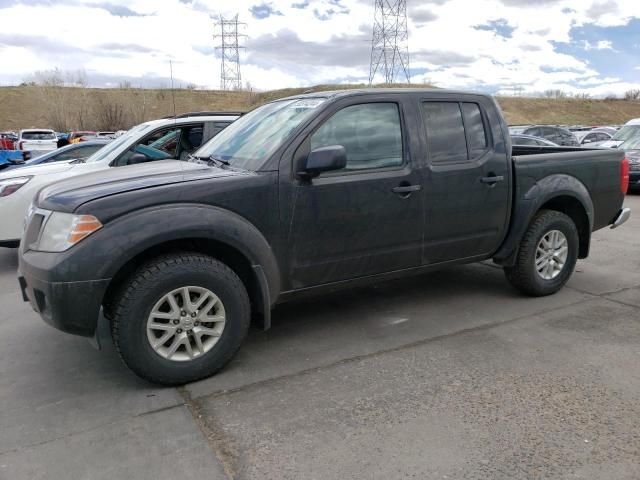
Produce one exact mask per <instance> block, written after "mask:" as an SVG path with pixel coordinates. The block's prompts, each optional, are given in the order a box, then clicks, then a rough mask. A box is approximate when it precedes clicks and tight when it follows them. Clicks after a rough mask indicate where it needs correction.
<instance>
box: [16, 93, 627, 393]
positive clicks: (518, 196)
mask: <svg viewBox="0 0 640 480" xmlns="http://www.w3.org/2000/svg"><path fill="white" fill-rule="evenodd" d="M401 112H402V114H401ZM506 132H507V127H506V125H505V123H504V120H503V119H502V117H501V113H500V109H499V107H498V106H497V104H496V102H495V101H494V99H493V98H492V97H490V96H486V95H478V94H463V93H459V92H448V91H444V90H431V89H429V90H427V89H415V90H395V89H371V90H355V91H354V90H348V91H340V92H324V93H313V94H307V95H300V96H295V97H290V98H287V99H283V100H278V101H274V102H271V103H268V104H266V105H263V106H261V107H259V108H257V109H256V110H254V111H253V112H251V113H249V114H247V115H245V116H243V117H241V118H240V119H239V120H237V122H235V123H233V124H231V126H230V127H229V128H228V129H226V130H224V131H223V132H222V133H220V135H218V136H217V137H215V138H213V140H211V141H209V142H208V143H207V144H206V145H204V146H203V147H202V148H200V149H199V150H198V151H197V152H196V153H194V158H193V159H192V160H191V161H190V162H177V161H170V160H167V161H158V162H155V163H153V164H151V165H135V166H132V167H129V168H126V169H110V170H106V171H102V172H100V173H97V174H90V175H85V176H82V177H75V178H71V179H67V180H64V181H61V182H58V183H55V184H51V185H49V186H47V187H45V188H43V189H42V190H41V191H40V193H39V194H38V196H37V198H36V199H35V202H34V205H33V208H32V209H31V211H30V213H29V217H28V220H27V228H26V232H25V235H24V237H23V239H22V246H21V249H20V255H19V257H20V260H19V269H20V285H21V288H22V292H23V295H24V298H25V299H28V301H29V302H30V303H31V305H32V306H33V308H34V309H35V310H36V311H37V312H39V313H40V315H41V316H42V317H43V319H44V320H45V321H46V322H48V323H50V324H51V325H53V326H54V327H56V328H58V329H60V330H63V331H66V332H69V333H73V334H76V335H84V336H87V337H92V336H95V335H96V331H100V330H101V329H97V328H96V327H97V322H98V318H99V312H100V311H101V309H102V310H103V311H104V318H107V319H109V320H110V322H111V331H112V337H113V340H114V342H115V345H116V348H117V349H118V351H119V353H120V356H121V357H122V359H123V360H124V361H125V363H126V364H127V365H128V366H129V367H130V368H131V369H132V370H133V371H134V372H135V373H137V374H138V375H140V376H141V377H144V378H146V379H149V380H151V381H154V382H158V383H163V384H171V385H173V384H182V383H185V382H188V381H192V380H196V379H199V378H203V377H206V376H209V375H212V374H213V373H215V372H217V371H219V370H220V369H221V368H222V367H223V366H224V365H225V364H226V363H227V362H228V361H229V360H230V359H231V358H232V357H233V356H234V354H235V353H236V351H237V350H238V348H239V347H240V345H241V344H242V342H243V340H244V338H245V336H246V334H247V330H248V327H249V323H250V321H251V319H252V318H254V319H256V320H258V321H260V322H261V323H262V326H263V327H264V328H269V326H270V311H271V308H272V307H273V306H274V305H275V304H276V303H279V302H283V301H286V300H289V299H292V298H295V297H298V296H301V295H306V294H310V293H314V292H316V293H317V292H322V291H326V290H335V289H337V288H343V287H347V286H354V285H362V284H365V283H368V282H372V281H379V280H382V279H389V278H396V277H400V276H403V275H410V274H416V273H421V272H425V271H428V270H430V269H433V268H440V267H441V266H442V265H450V264H456V263H470V262H475V261H482V260H487V259H493V260H494V261H495V262H496V263H497V264H499V265H502V266H503V267H504V269H505V272H506V276H507V279H508V280H509V281H510V282H511V283H512V284H513V285H514V286H515V287H516V288H518V289H519V290H520V291H522V292H524V293H525V294H528V295H533V296H542V295H550V294H553V293H555V292H557V291H558V290H559V289H561V288H562V287H563V285H564V284H565V283H566V282H567V280H568V279H569V277H570V276H571V274H572V272H573V270H574V267H575V265H576V261H577V259H578V258H585V257H586V256H587V255H588V253H589V244H590V239H591V232H592V231H595V230H598V229H601V228H604V227H606V226H610V225H611V226H613V227H617V226H619V225H621V224H622V223H624V222H625V221H626V220H627V219H628V218H629V215H630V211H629V209H626V208H623V200H624V196H625V193H626V189H627V184H628V163H627V162H626V160H623V158H624V153H623V152H621V151H617V150H602V149H594V150H587V149H583V148H575V149H563V150H564V151H562V153H557V151H558V148H557V147H539V149H537V152H536V153H537V154H531V150H530V148H529V147H519V146H513V147H512V146H511V142H510V139H509V136H508V135H505V133H506ZM107 148H109V147H107ZM545 149H547V150H545ZM594 169H597V171H598V173H599V175H593V171H594ZM478 199H481V201H479V200H478ZM97 339H98V340H99V337H97Z"/></svg>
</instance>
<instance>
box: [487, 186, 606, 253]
mask: <svg viewBox="0 0 640 480" xmlns="http://www.w3.org/2000/svg"><path fill="white" fill-rule="evenodd" d="M558 197H571V198H574V199H575V200H577V201H578V202H580V204H581V205H582V207H583V208H584V210H585V213H586V215H587V218H588V220H589V232H591V231H592V230H593V220H594V210H593V201H592V200H591V196H590V195H589V191H588V190H587V187H585V186H584V184H583V183H582V182H581V181H580V180H578V179H577V178H575V177H572V176H571V175H566V174H555V175H549V176H548V177H545V178H543V179H542V180H539V181H537V182H535V183H534V184H533V185H532V186H530V187H529V188H528V189H527V190H526V191H521V190H520V188H516V200H515V208H514V210H513V217H512V220H511V224H510V226H509V233H508V234H507V237H506V238H505V240H504V242H503V243H502V245H501V246H500V248H499V249H498V251H497V252H496V253H495V254H494V256H493V260H494V261H495V262H496V263H498V264H500V265H505V266H511V265H513V263H514V261H515V256H516V254H517V252H518V246H519V244H520V240H521V239H522V237H523V236H524V234H525V232H526V230H527V228H528V227H529V224H530V223H531V220H532V219H533V217H534V216H535V214H536V213H538V211H540V209H541V208H542V207H543V206H544V205H545V204H546V203H548V202H549V201H550V200H553V199H554V198H558Z"/></svg>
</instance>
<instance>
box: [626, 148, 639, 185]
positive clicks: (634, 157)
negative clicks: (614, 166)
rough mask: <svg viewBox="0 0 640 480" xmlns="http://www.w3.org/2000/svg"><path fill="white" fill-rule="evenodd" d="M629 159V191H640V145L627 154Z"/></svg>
mask: <svg viewBox="0 0 640 480" xmlns="http://www.w3.org/2000/svg"><path fill="white" fill-rule="evenodd" d="M626 155H627V158H628V159H629V189H631V190H633V191H638V190H640V145H638V146H637V148H636V149H635V150H628V151H627V152H626Z"/></svg>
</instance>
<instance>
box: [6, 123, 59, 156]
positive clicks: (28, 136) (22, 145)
mask: <svg viewBox="0 0 640 480" xmlns="http://www.w3.org/2000/svg"><path fill="white" fill-rule="evenodd" d="M56 148H58V137H57V136H56V132H54V131H53V130H47V129H42V128H31V129H27V130H20V133H19V134H18V140H17V141H16V150H21V151H22V152H24V153H26V155H25V158H35V157H37V156H38V155H42V154H44V153H47V152H50V151H51V150H55V149H56Z"/></svg>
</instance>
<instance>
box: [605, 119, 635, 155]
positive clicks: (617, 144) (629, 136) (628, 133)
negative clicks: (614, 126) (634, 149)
mask: <svg viewBox="0 0 640 480" xmlns="http://www.w3.org/2000/svg"><path fill="white" fill-rule="evenodd" d="M638 138H640V118H634V119H633V120H629V121H628V122H627V123H626V124H625V125H624V126H623V127H622V128H621V129H620V130H618V131H617V132H616V134H615V135H614V136H613V137H611V140H609V141H607V142H604V143H603V144H602V145H601V146H602V147H605V148H622V149H624V148H625V147H624V143H625V142H628V141H636V140H637V139H638Z"/></svg>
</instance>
